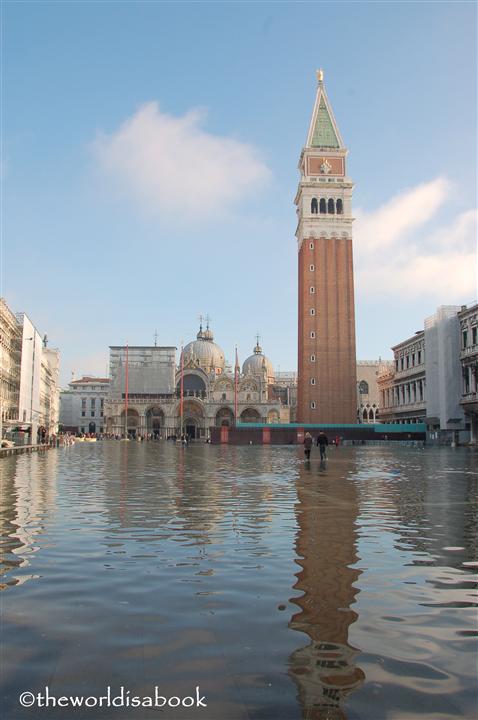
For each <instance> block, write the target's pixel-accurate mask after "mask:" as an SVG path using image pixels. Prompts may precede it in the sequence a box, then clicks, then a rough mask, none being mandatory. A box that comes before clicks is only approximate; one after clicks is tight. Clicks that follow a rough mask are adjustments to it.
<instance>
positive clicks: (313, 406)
mask: <svg viewBox="0 0 478 720" xmlns="http://www.w3.org/2000/svg"><path fill="white" fill-rule="evenodd" d="M310 407H311V409H312V410H315V400H312V402H311V403H310Z"/></svg>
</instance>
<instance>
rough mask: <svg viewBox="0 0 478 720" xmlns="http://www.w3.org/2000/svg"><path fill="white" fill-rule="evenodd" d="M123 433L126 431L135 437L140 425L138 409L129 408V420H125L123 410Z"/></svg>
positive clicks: (121, 420)
mask: <svg viewBox="0 0 478 720" xmlns="http://www.w3.org/2000/svg"><path fill="white" fill-rule="evenodd" d="M120 423H121V434H124V433H125V432H126V434H127V435H132V436H133V437H135V435H136V433H137V432H138V425H139V413H138V411H137V410H132V409H131V408H128V422H127V423H126V422H125V411H124V410H123V411H122V412H121V418H120Z"/></svg>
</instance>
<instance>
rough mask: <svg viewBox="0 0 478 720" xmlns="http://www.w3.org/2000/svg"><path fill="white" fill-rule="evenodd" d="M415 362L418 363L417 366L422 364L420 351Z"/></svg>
mask: <svg viewBox="0 0 478 720" xmlns="http://www.w3.org/2000/svg"><path fill="white" fill-rule="evenodd" d="M417 361H418V364H419V365H421V364H422V351H421V350H419V351H418V358H417Z"/></svg>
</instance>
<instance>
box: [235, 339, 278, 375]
mask: <svg viewBox="0 0 478 720" xmlns="http://www.w3.org/2000/svg"><path fill="white" fill-rule="evenodd" d="M264 370H266V372H267V381H268V382H269V383H271V382H274V368H273V367H272V363H271V361H270V360H269V359H268V358H267V357H266V356H265V355H264V354H263V353H262V348H261V346H260V345H259V342H257V344H256V346H255V348H254V354H253V355H250V357H248V358H247V359H246V360H244V364H243V366H242V372H243V374H244V375H260V374H262V373H263V372H264Z"/></svg>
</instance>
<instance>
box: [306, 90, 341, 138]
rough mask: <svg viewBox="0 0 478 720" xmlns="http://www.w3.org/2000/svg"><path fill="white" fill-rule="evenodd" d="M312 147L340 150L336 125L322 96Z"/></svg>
mask: <svg viewBox="0 0 478 720" xmlns="http://www.w3.org/2000/svg"><path fill="white" fill-rule="evenodd" d="M310 144H311V147H324V148H339V147H340V143H339V140H338V138H337V134H336V132H335V128H334V124H333V122H332V118H331V117H330V113H329V110H328V107H327V104H326V102H325V98H324V96H323V95H321V98H320V102H319V108H318V111H317V116H316V119H315V127H314V131H313V133H312V139H311V143H310Z"/></svg>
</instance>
